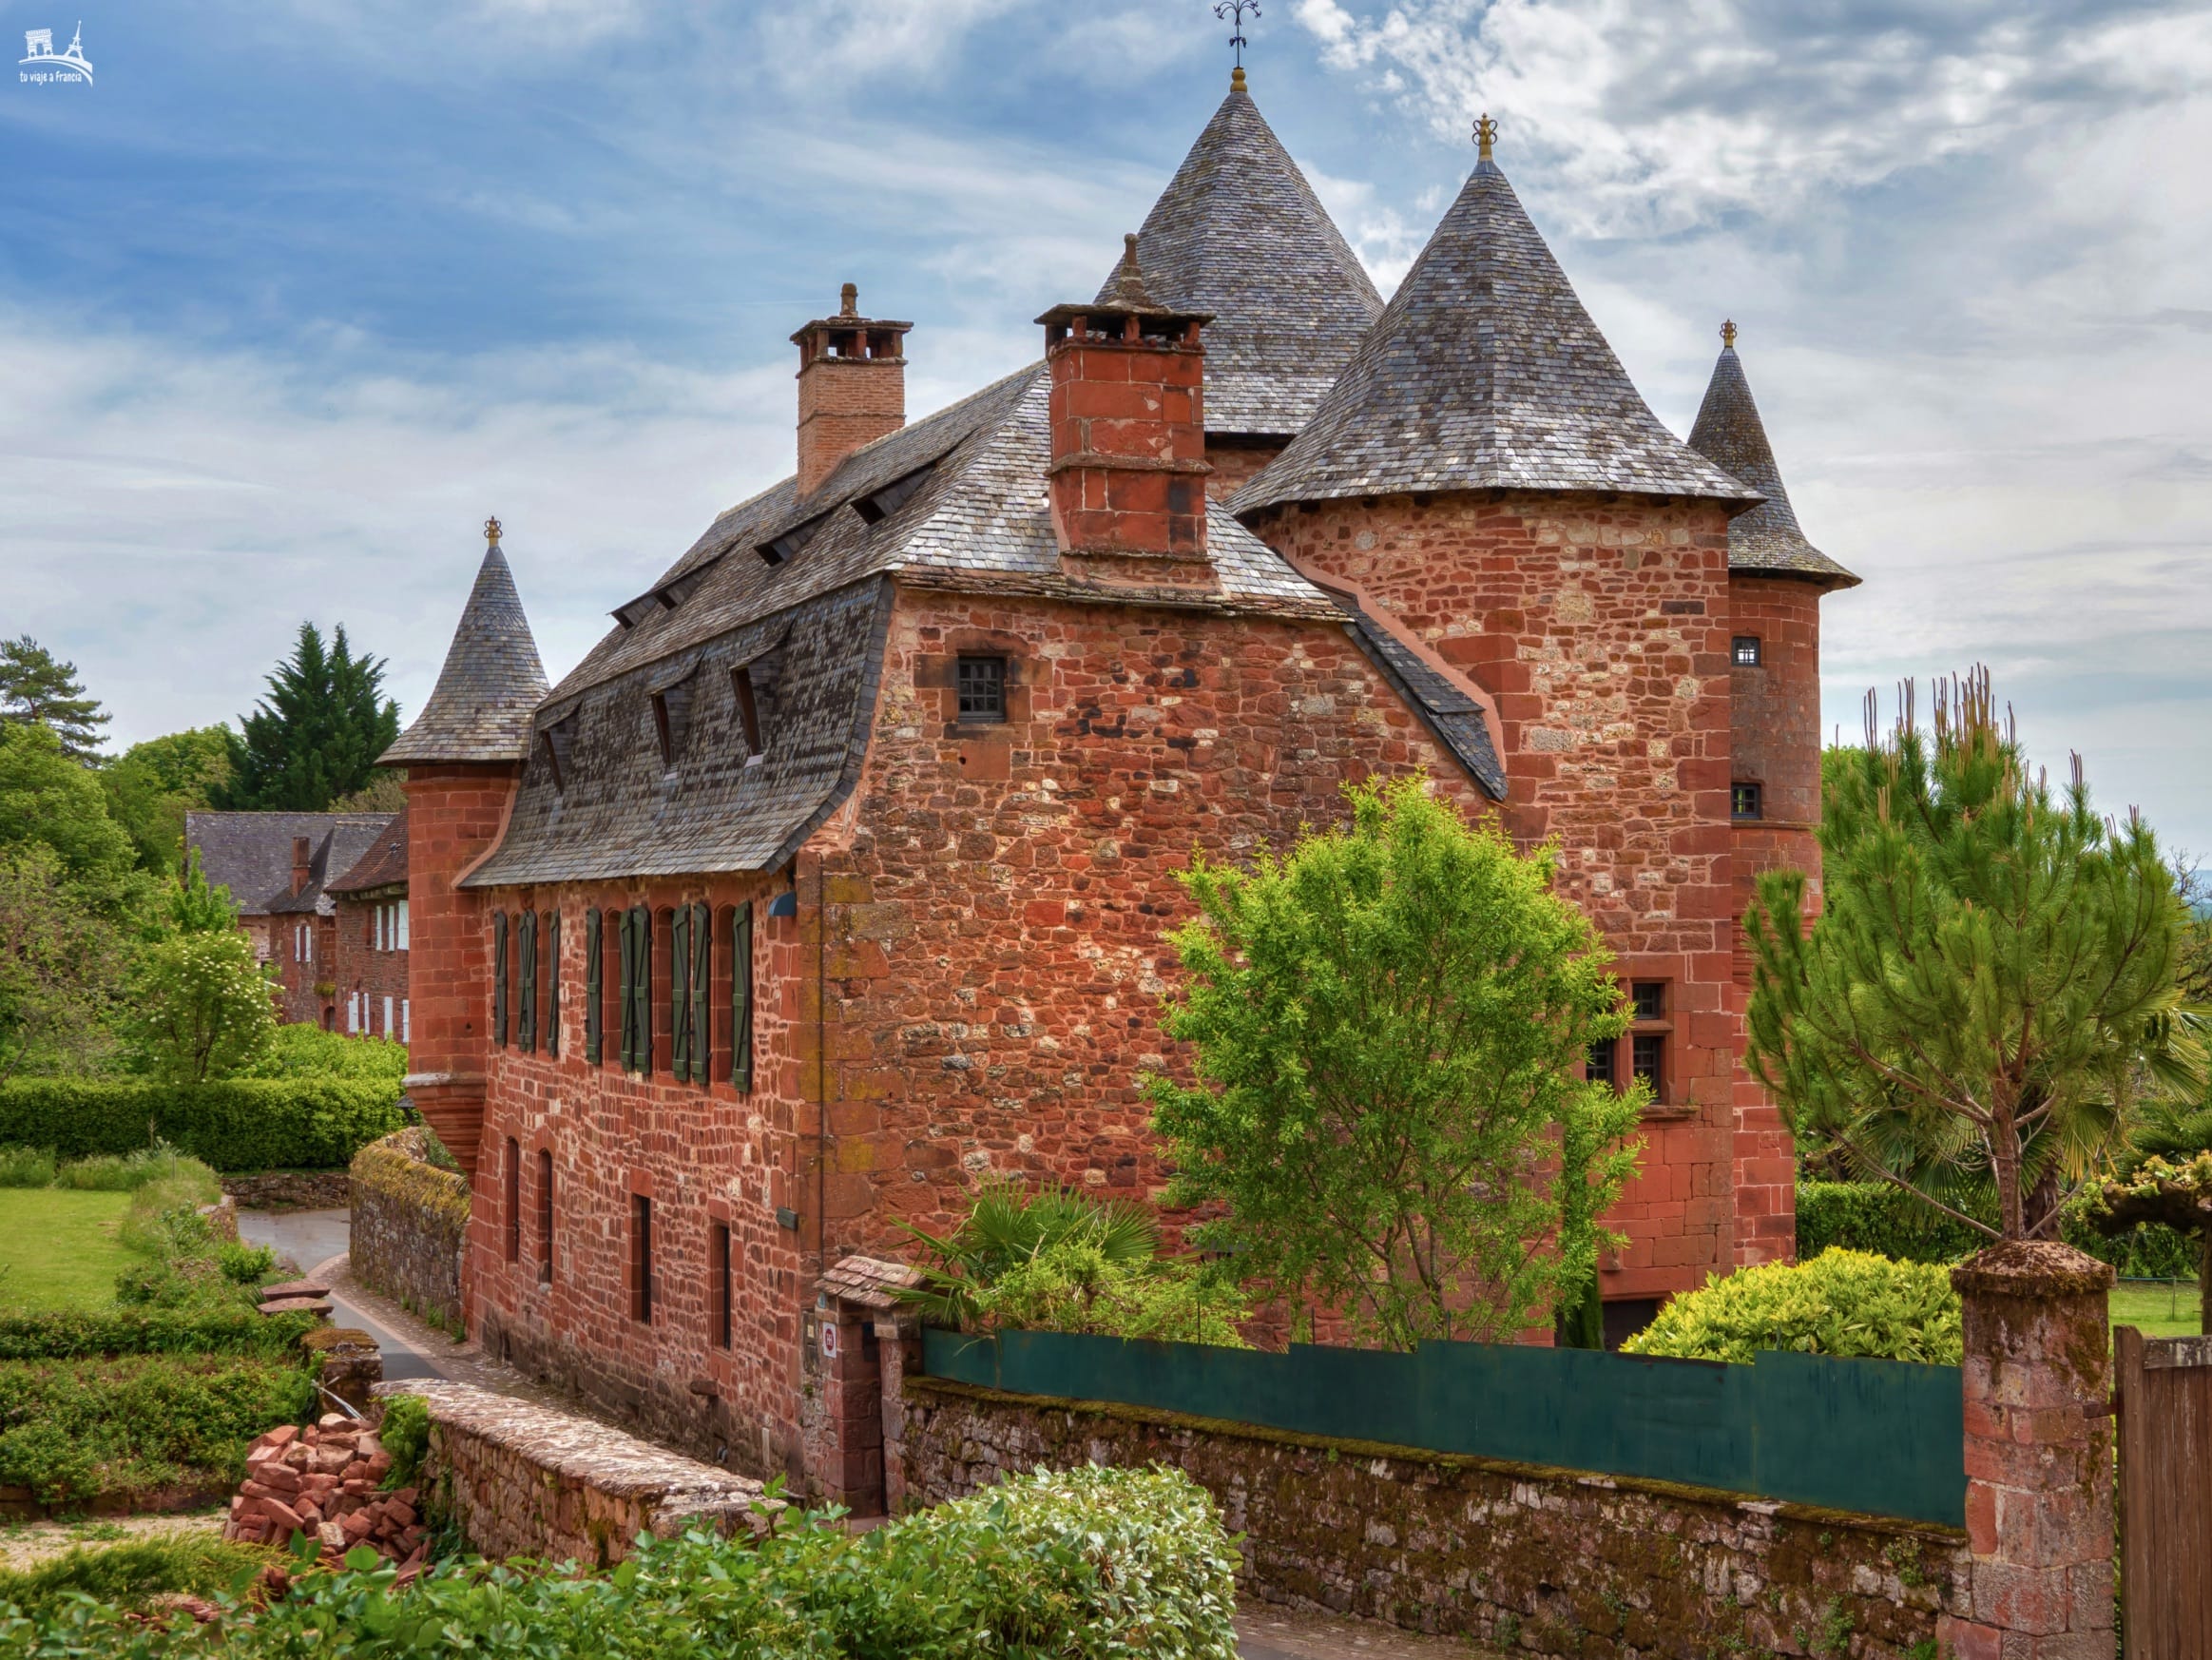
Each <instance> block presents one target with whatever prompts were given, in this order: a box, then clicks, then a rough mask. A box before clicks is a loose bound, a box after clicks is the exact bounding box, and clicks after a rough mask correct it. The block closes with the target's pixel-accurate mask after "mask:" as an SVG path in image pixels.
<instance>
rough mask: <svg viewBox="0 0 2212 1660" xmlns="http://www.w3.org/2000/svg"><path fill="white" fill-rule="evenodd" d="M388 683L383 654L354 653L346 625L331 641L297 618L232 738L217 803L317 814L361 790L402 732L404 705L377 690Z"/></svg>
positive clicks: (336, 630) (215, 797) (214, 792)
mask: <svg viewBox="0 0 2212 1660" xmlns="http://www.w3.org/2000/svg"><path fill="white" fill-rule="evenodd" d="M383 685H384V660H383V659H382V658H371V657H370V656H369V655H368V653H366V652H363V653H362V654H361V655H360V656H358V657H356V656H354V655H353V652H352V649H351V647H350V646H349V645H348V643H347V640H346V630H345V626H344V625H343V624H342V623H341V624H340V625H339V626H338V627H337V628H335V629H334V630H332V633H331V638H330V643H329V645H328V646H325V645H324V643H323V638H322V634H321V631H320V630H318V629H317V627H316V626H315V625H314V624H313V623H302V624H300V625H299V639H298V644H296V645H295V646H294V647H293V649H292V655H291V656H290V657H288V658H287V659H285V660H284V661H283V662H282V663H279V665H278V666H277V667H276V670H275V672H274V673H272V674H271V675H270V676H269V678H268V686H269V691H268V695H267V696H266V697H264V698H262V699H261V701H260V705H259V706H257V707H256V708H255V710H254V712H253V713H252V714H250V715H247V716H245V717H243V719H242V720H241V721H240V726H241V727H242V729H243V730H242V732H241V733H240V734H239V735H235V736H233V737H232V738H231V740H230V758H231V776H230V778H229V779H228V780H227V781H225V782H223V783H222V784H221V785H220V786H219V787H218V788H217V789H216V790H214V791H213V792H211V794H212V799H213V801H214V804H215V805H216V806H219V807H228V808H233V809H237V808H262V809H288V810H290V811H293V812H307V813H319V812H321V811H323V810H325V809H326V808H328V807H329V806H330V804H331V803H332V802H333V801H336V800H337V798H338V797H340V796H343V795H348V794H351V793H352V792H353V791H355V790H357V789H360V788H361V787H362V786H363V785H364V784H366V783H367V782H369V777H370V774H371V773H372V772H373V771H374V770H375V761H376V757H377V756H379V755H381V754H382V753H383V752H384V751H385V750H386V749H387V748H389V747H390V746H391V745H392V744H393V743H394V742H395V741H396V740H397V739H398V737H399V705H398V704H397V703H396V702H394V700H393V699H391V698H386V697H381V696H380V693H381V692H382V690H383Z"/></svg>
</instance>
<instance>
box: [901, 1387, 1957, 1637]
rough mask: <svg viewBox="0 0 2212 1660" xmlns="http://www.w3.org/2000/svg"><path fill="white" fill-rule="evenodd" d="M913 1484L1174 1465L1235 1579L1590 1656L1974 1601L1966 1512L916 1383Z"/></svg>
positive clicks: (1446, 1629)
mask: <svg viewBox="0 0 2212 1660" xmlns="http://www.w3.org/2000/svg"><path fill="white" fill-rule="evenodd" d="M903 1396H904V1402H905V1419H906V1423H905V1445H904V1449H903V1450H904V1455H905V1467H906V1472H905V1473H906V1479H907V1483H908V1500H909V1502H910V1503H912V1504H920V1505H927V1504H935V1503H940V1502H942V1501H943V1500H946V1499H950V1498H958V1497H962V1496H966V1495H968V1494H971V1493H974V1492H977V1491H979V1490H981V1489H983V1488H986V1487H989V1486H991V1485H992V1484H993V1483H995V1482H997V1481H999V1480H1001V1479H1003V1478H1004V1477H1007V1476H1010V1475H1017V1474H1020V1473H1021V1472H1024V1471H1028V1470H1034V1469H1040V1468H1048V1469H1066V1468H1069V1467H1072V1466H1074V1465H1078V1464H1084V1463H1101V1464H1112V1465H1119V1466H1129V1467H1143V1466H1144V1465H1148V1464H1155V1463H1159V1464H1173V1465H1176V1466H1178V1467H1180V1468H1181V1469H1183V1471H1185V1472H1187V1473H1188V1474H1189V1475H1190V1476H1191V1477H1192V1478H1193V1479H1195V1480H1197V1481H1198V1482H1199V1483H1200V1484H1201V1485H1202V1486H1203V1487H1204V1488H1205V1489H1206V1490H1207V1491H1208V1492H1209V1493H1211V1494H1212V1495H1213V1496H1214V1497H1215V1499H1216V1500H1217V1501H1218V1502H1219V1503H1220V1504H1221V1510H1222V1518H1223V1521H1224V1523H1225V1524H1226V1526H1227V1527H1228V1529H1229V1530H1230V1532H1231V1533H1237V1534H1242V1535H1245V1536H1244V1539H1243V1541H1242V1544H1241V1551H1242V1553H1243V1568H1242V1570H1241V1575H1240V1591H1241V1592H1242V1593H1243V1594H1244V1595H1245V1596H1247V1597H1255V1598H1259V1599H1261V1600H1264V1601H1268V1602H1277V1603H1290V1604H1294V1605H1298V1606H1307V1607H1320V1608H1326V1609H1331V1610H1335V1611H1337V1612H1355V1613H1358V1614H1362V1615H1365V1616H1368V1617H1370V1618H1375V1619H1381V1620H1387V1621H1389V1622H1391V1623H1393V1624H1395V1625H1399V1626H1403V1627H1408V1628H1412V1629H1414V1630H1419V1631H1434V1632H1443V1633H1451V1634H1456V1635H1466V1636H1470V1637H1474V1638H1476V1639H1479V1640H1481V1641H1484V1642H1488V1643H1492V1644H1495V1645H1496V1646H1498V1647H1499V1648H1502V1649H1508V1650H1515V1651H1517V1652H1524V1653H1532V1654H1541V1655H1558V1656H1563V1657H1564V1656H1574V1657H1576V1660H1662V1657H1664V1660H1705V1657H1707V1656H1726V1655H1734V1654H1786V1655H1843V1654H1849V1655H1853V1656H1856V1657H1857V1660H1874V1657H1877V1656H1885V1657H1886V1656H1897V1657H1907V1656H1911V1657H1914V1660H1917V1657H1919V1656H1926V1655H1932V1654H1933V1653H1934V1652H1935V1647H1934V1639H1935V1631H1936V1624H1937V1621H1938V1619H1939V1618H1941V1617H1943V1616H1944V1615H1946V1614H1952V1615H1956V1614H1958V1613H1960V1612H1963V1611H1964V1610H1965V1609H1966V1608H1967V1607H1968V1604H1969V1600H1970V1593H1971V1586H1972V1559H1971V1557H1970V1555H1969V1553H1968V1546H1967V1539H1966V1536H1965V1535H1963V1534H1961V1533H1959V1532H1958V1531H1956V1530H1954V1529H1948V1528H1937V1527H1929V1526H1926V1525H1922V1524H1918V1523H1911V1522H1891V1521H1884V1520H1880V1519H1877V1518H1873V1517H1868V1516H1860V1515H1846V1514H1843V1513H1839V1512H1833V1511H1822V1510H1816V1509H1812V1508H1810V1507H1807V1506H1802V1505H1791V1504H1780V1503H1776V1502H1772V1501H1768V1500H1755V1499H1740V1498H1736V1497H1733V1496H1729V1495H1726V1494H1718V1493H1711V1492H1707V1491H1704V1490H1702V1489H1694V1488H1683V1487H1674V1486H1670V1485H1667V1484H1665V1483H1661V1482H1647V1481H1633V1480H1627V1479H1617V1478H1614V1477H1602V1476H1589V1475H1581V1474H1577V1473H1575V1472H1572V1471H1563V1470H1548V1469H1543V1468H1540V1467H1536V1466H1530V1465H1521V1464H1509V1463H1504V1462H1499V1461H1494V1460H1490V1459H1482V1458H1468V1457H1447V1456H1443V1455H1438V1454H1427V1453H1419V1454H1416V1453H1410V1452H1408V1451H1407V1450H1405V1449H1403V1448H1390V1447H1380V1446H1373V1445H1369V1444H1367V1443H1363V1442H1350V1441H1331V1440H1327V1439H1324V1438H1312V1437H1301V1436H1292V1435H1285V1434H1280V1433H1278V1432H1274V1431H1263V1430H1254V1429H1251V1428H1248V1427H1241V1426H1237V1425H1232V1424H1225V1423H1218V1422H1215V1421H1212V1420H1209V1419H1188V1418H1182V1417H1178V1416H1177V1415H1174V1414H1170V1413H1160V1412H1152V1411H1147V1410H1145V1409H1143V1408H1138V1407H1128V1406H1117V1405H1106V1404H1102V1403H1099V1402H1095V1401H1066V1400H1048V1399H1043V1398H1040V1397H1036V1396H1014V1395H1006V1394H1001V1393H999V1392H997V1391H995V1390H988V1389H977V1388H972V1387H970V1386H968V1385H965V1384H958V1383H950V1382H946V1381H943V1380H935V1379H928V1378H916V1377H911V1376H910V1377H908V1378H906V1379H905V1380H904V1384H903Z"/></svg>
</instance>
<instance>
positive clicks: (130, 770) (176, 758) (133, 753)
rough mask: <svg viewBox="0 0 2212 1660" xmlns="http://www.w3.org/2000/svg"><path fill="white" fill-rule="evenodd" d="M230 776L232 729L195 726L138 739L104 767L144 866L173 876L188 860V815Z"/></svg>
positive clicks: (107, 786)
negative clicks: (185, 824)
mask: <svg viewBox="0 0 2212 1660" xmlns="http://www.w3.org/2000/svg"><path fill="white" fill-rule="evenodd" d="M229 777H230V733H229V731H228V730H227V729H226V728H224V727H221V726H195V727H192V728H191V729H190V730H188V731H183V732H171V733H169V734H168V735H167V736H165V737H162V738H149V739H147V740H146V741H145V742H144V743H133V744H132V745H131V746H130V747H129V748H128V749H125V751H124V752H123V753H122V754H121V755H119V756H118V757H116V759H115V760H113V761H111V762H108V763H107V764H106V766H104V767H102V768H101V769H100V785H101V788H102V789H104V790H106V792H107V816H108V817H109V818H111V819H113V820H115V821H116V822H117V823H118V824H120V825H122V826H123V829H124V832H125V834H126V835H127V836H129V838H130V840H131V845H132V846H133V847H135V848H136V849H137V850H138V859H139V864H140V866H141V867H142V868H144V869H145V870H149V871H152V872H154V873H155V874H157V875H160V876H168V875H170V874H172V873H173V872H175V871H176V870H178V869H179V868H180V866H181V865H182V863H183V854H184V815H185V814H186V813H188V812H191V811H192V810H194V809H195V808H199V807H204V806H206V805H207V804H208V801H207V798H208V792H209V791H211V790H212V789H214V788H215V786H216V785H218V784H220V783H221V782H223V781H224V780H225V779H227V778H229Z"/></svg>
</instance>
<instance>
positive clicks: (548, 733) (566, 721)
mask: <svg viewBox="0 0 2212 1660" xmlns="http://www.w3.org/2000/svg"><path fill="white" fill-rule="evenodd" d="M538 742H539V745H540V746H541V747H542V748H543V749H544V750H545V755H546V769H547V770H548V772H550V773H551V774H552V775H553V788H554V789H555V790H564V789H567V781H568V751H569V748H570V747H571V746H572V745H573V744H574V743H575V742H576V712H575V711H574V710H573V709H571V710H570V711H569V712H568V713H567V714H566V715H564V716H562V717H561V719H559V720H558V721H555V722H554V723H553V724H551V725H549V726H548V727H547V728H546V729H545V730H544V731H543V732H541V733H539V734H538Z"/></svg>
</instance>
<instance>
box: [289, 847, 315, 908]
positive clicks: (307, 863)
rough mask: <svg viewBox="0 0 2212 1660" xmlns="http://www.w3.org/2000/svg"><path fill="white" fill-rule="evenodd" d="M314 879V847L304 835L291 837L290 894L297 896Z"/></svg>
mask: <svg viewBox="0 0 2212 1660" xmlns="http://www.w3.org/2000/svg"><path fill="white" fill-rule="evenodd" d="M314 879H315V849H314V846H313V844H312V843H311V842H310V841H309V840H308V839H307V838H306V837H304V836H295V837H293V838H292V894H293V897H294V898H298V896H299V895H300V894H302V893H304V892H305V891H306V888H307V884H308V883H309V882H311V881H313V880H314Z"/></svg>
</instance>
